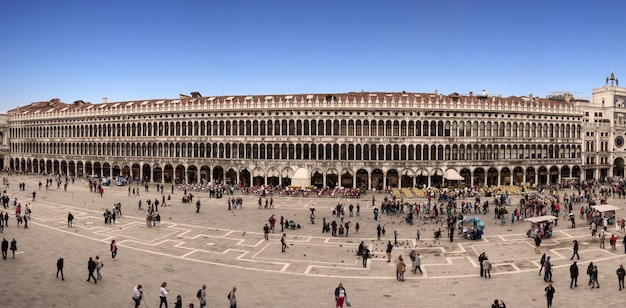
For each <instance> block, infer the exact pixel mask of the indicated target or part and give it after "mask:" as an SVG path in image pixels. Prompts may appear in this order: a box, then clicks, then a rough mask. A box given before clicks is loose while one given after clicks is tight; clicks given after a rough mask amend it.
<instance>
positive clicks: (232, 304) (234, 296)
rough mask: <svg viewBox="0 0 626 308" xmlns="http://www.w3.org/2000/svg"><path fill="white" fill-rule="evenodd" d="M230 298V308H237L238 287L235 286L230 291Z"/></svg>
mask: <svg viewBox="0 0 626 308" xmlns="http://www.w3.org/2000/svg"><path fill="white" fill-rule="evenodd" d="M228 300H230V308H237V287H233V289H232V291H230V293H228Z"/></svg>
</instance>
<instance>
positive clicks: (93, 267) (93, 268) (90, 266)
mask: <svg viewBox="0 0 626 308" xmlns="http://www.w3.org/2000/svg"><path fill="white" fill-rule="evenodd" d="M87 270H89V277H88V278H87V281H89V280H91V278H93V282H94V283H98V280H96V276H94V275H93V272H94V271H96V261H94V260H93V258H91V257H89V262H87Z"/></svg>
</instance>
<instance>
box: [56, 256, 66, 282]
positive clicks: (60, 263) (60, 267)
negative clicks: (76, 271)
mask: <svg viewBox="0 0 626 308" xmlns="http://www.w3.org/2000/svg"><path fill="white" fill-rule="evenodd" d="M59 273H61V280H65V277H63V258H59V259H58V260H57V279H58V278H59Z"/></svg>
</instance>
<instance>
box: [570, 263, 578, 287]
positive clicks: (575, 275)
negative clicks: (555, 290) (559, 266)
mask: <svg viewBox="0 0 626 308" xmlns="http://www.w3.org/2000/svg"><path fill="white" fill-rule="evenodd" d="M569 276H570V277H571V278H572V280H571V281H570V283H569V288H570V289H571V288H572V285H573V286H574V287H577V286H578V264H576V261H574V263H573V264H572V265H570V267H569Z"/></svg>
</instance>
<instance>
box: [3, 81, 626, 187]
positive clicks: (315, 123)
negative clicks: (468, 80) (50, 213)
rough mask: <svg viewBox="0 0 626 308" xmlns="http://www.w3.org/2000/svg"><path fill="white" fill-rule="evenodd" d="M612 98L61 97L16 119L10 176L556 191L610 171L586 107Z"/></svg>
mask: <svg viewBox="0 0 626 308" xmlns="http://www.w3.org/2000/svg"><path fill="white" fill-rule="evenodd" d="M596 90H598V93H596ZM607 91H608V92H610V93H615V94H614V97H615V99H617V97H618V95H621V93H623V92H624V94H625V95H626V90H625V89H621V88H618V87H617V85H613V86H611V85H608V83H607V85H606V86H605V87H603V88H601V89H594V99H593V102H589V101H581V100H576V99H574V98H573V97H572V96H571V95H568V94H566V95H562V96H558V97H550V98H537V97H533V96H532V95H531V96H524V97H506V98H504V97H499V96H490V95H487V94H486V93H484V91H483V93H482V94H481V95H474V94H473V93H471V92H470V93H469V94H468V95H459V94H458V93H452V94H449V95H443V94H439V93H437V92H435V93H428V94H424V93H406V92H396V93H369V92H350V93H343V94H304V95H271V96H218V97H203V96H201V95H200V93H198V92H194V93H192V94H191V95H190V96H186V95H181V96H180V97H179V98H178V99H160V100H144V101H125V102H108V101H106V99H103V102H102V103H99V104H91V103H86V102H83V101H76V102H74V103H71V104H65V103H63V102H60V101H59V100H58V99H53V100H51V101H47V102H36V103H31V104H29V105H27V106H23V107H18V108H16V109H13V110H10V111H9V112H8V115H7V122H6V127H5V130H6V131H8V138H7V139H8V140H7V143H3V144H8V145H9V146H8V153H5V155H4V157H5V160H6V162H7V163H6V164H4V162H3V167H6V168H11V169H13V170H16V171H25V172H34V173H53V174H57V173H58V174H68V175H72V176H78V177H83V176H87V175H89V176H118V175H121V176H126V177H132V178H134V179H144V180H147V181H151V182H156V183H173V182H177V183H181V182H186V183H195V182H208V181H213V182H224V183H231V184H235V183H237V184H241V185H245V186H249V185H261V184H269V185H289V184H291V180H292V177H293V176H294V173H296V171H298V173H299V174H302V173H304V174H306V176H307V177H308V181H309V182H310V185H314V186H319V187H322V186H323V187H335V186H343V187H355V188H363V189H380V188H382V187H383V186H391V187H414V186H417V187H421V186H439V185H449V184H450V185H458V184H459V183H463V185H478V186H482V185H509V184H521V183H524V182H526V183H531V184H538V185H549V184H556V183H559V182H560V181H561V180H563V179H571V178H581V176H582V175H583V171H584V172H585V174H584V175H585V176H587V177H589V176H590V175H591V176H593V177H594V178H595V177H598V176H601V175H603V174H604V173H603V172H604V171H602V170H607V172H606V175H607V176H608V175H609V173H610V172H608V170H612V169H610V168H609V164H610V163H612V162H614V161H615V159H614V157H613V156H612V155H611V154H608V156H607V154H604V153H603V151H602V150H603V149H604V148H602V147H600V148H597V149H596V147H597V146H598V145H599V144H600V143H598V142H599V141H598V140H594V141H591V140H589V138H591V136H588V135H587V134H588V133H589V132H590V131H591V130H592V129H595V130H598V129H600V128H601V129H602V130H604V129H605V128H606V127H604V126H603V125H600V124H604V123H603V122H600V123H598V124H595V123H597V122H592V121H591V119H592V118H591V116H590V115H589V114H587V112H588V111H586V110H587V109H589V108H608V107H607V106H604V107H600V106H597V107H596V103H597V102H596V98H595V97H596V95H598V97H600V96H601V95H608V94H603V93H605V92H607ZM611 91H612V92H611ZM605 100H607V101H608V100H609V98H608V96H607V98H606V99H605ZM611 102H613V101H611ZM589 110H590V109H589ZM598 112H600V111H598ZM602 112H603V116H608V115H609V112H608V111H602ZM618 114H619V115H618ZM612 115H613V114H612ZM614 116H615V117H616V118H617V117H620V116H621V117H623V115H621V113H617V112H615V113H614ZM622 122H623V120H622ZM592 124H593V125H592ZM622 124H623V123H622ZM609 127H610V123H609ZM622 127H623V129H622V130H619V129H617V128H615V129H614V128H610V129H609V130H608V131H607V132H608V133H609V134H611V133H612V132H615V133H617V131H620V132H621V134H622V135H624V134H623V132H624V131H626V126H624V125H622ZM0 130H1V128H0ZM614 130H615V131H614ZM611 136H613V135H611ZM588 137H589V138H588ZM593 137H598V136H597V135H596V134H595V132H594V135H593ZM583 140H584V141H583ZM602 140H604V139H602ZM588 141H589V142H590V143H589V144H590V145H589V147H587V144H588V143H587V142H588ZM594 142H595V143H594ZM591 143H593V145H591ZM592 146H594V148H593V149H594V151H590V150H591V149H592ZM620 149H623V147H620ZM0 150H1V149H0ZM586 150H587V152H588V153H585V151H586ZM605 150H606V149H605ZM591 152H593V154H592V153H591ZM594 155H595V156H594ZM592 157H596V158H595V160H592V159H591V158H592ZM599 158H607V160H602V159H599ZM591 162H593V163H591ZM599 162H606V163H605V164H598V163H599ZM607 168H608V169H607ZM622 168H623V160H622ZM302 170H305V172H303V171H302ZM622 174H623V169H622ZM461 178H462V181H459V180H460V179H461Z"/></svg>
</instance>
